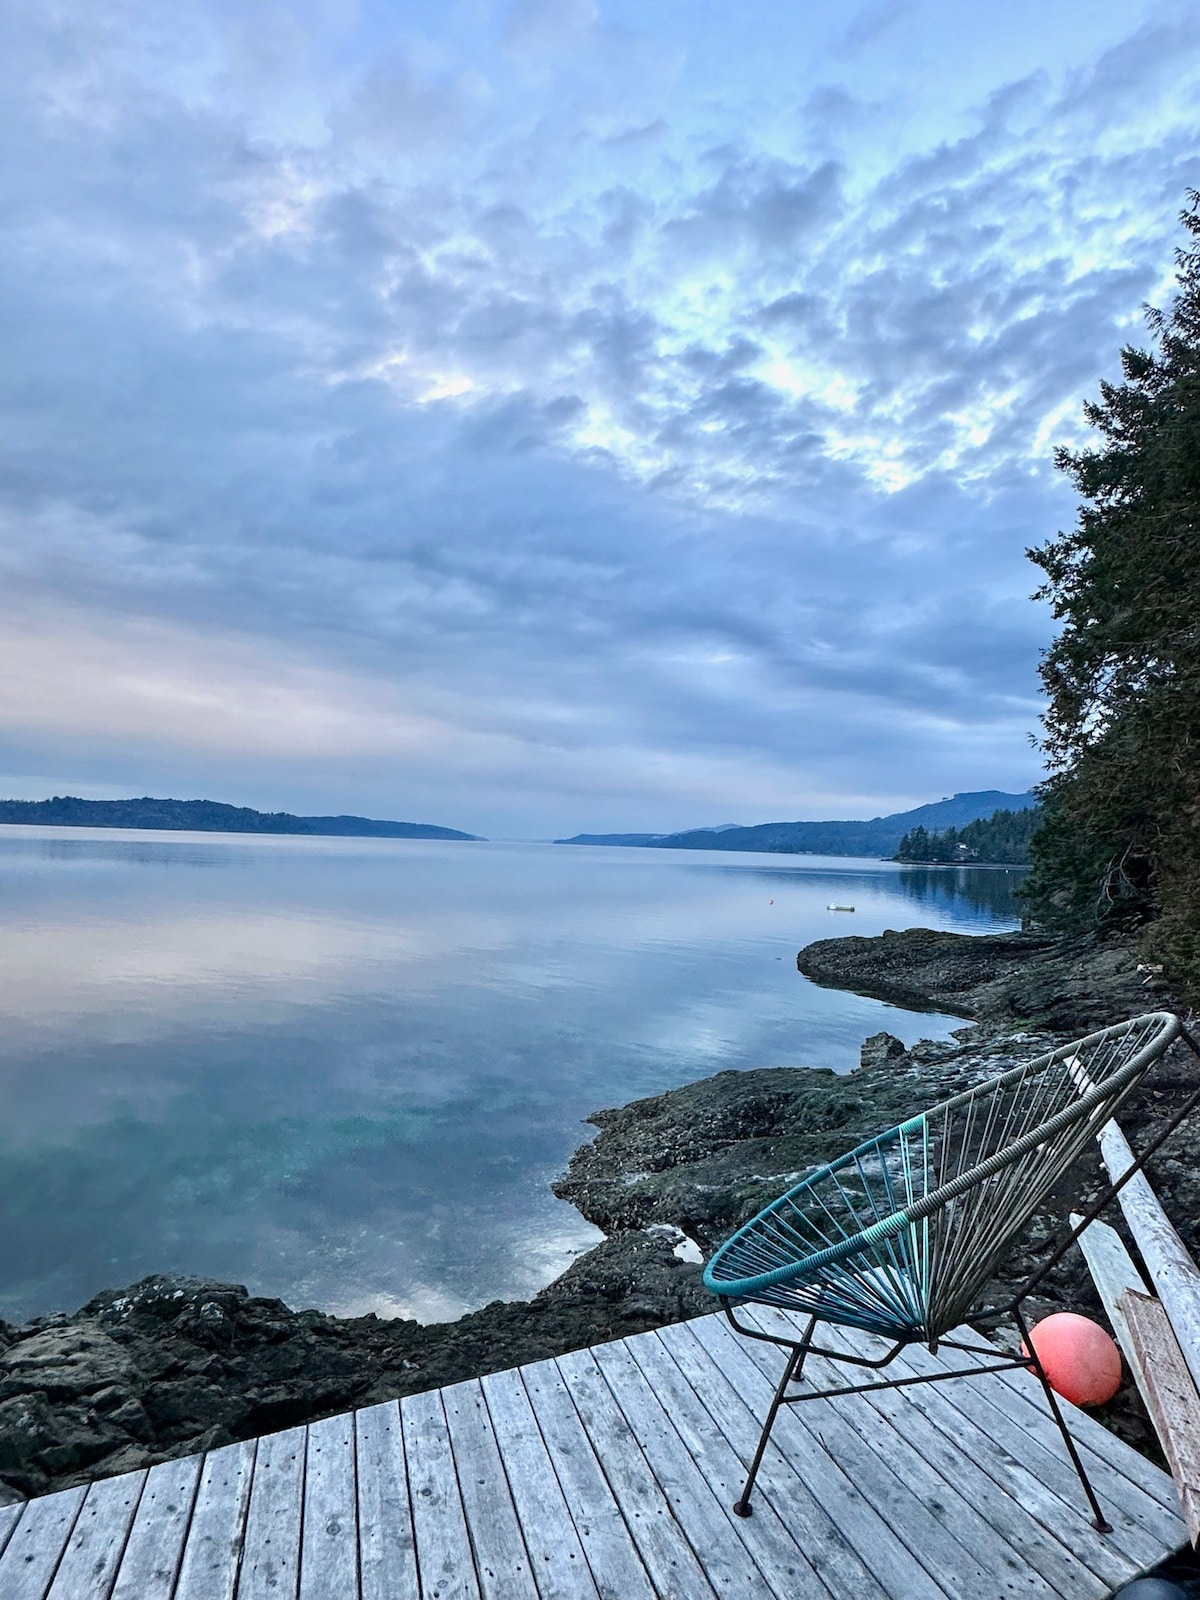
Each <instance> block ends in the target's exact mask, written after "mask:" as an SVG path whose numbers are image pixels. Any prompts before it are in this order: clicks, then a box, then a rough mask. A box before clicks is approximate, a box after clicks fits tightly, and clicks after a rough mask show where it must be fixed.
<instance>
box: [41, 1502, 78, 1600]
mask: <svg viewBox="0 0 1200 1600" xmlns="http://www.w3.org/2000/svg"><path fill="white" fill-rule="evenodd" d="M85 1505H87V1491H86V1490H85V1491H84V1493H83V1494H81V1495H80V1497H79V1504H78V1505H77V1506H76V1507H75V1515H74V1516H73V1517H72V1518H71V1526H70V1527H69V1528H68V1529H67V1536H66V1538H65V1539H64V1540H63V1542H62V1549H61V1550H60V1551H59V1552H58V1560H57V1561H56V1562H55V1563H54V1566H53V1567H52V1568H51V1569H50V1571H49V1573H48V1574H47V1576H46V1586H45V1588H44V1589H43V1590H42V1596H43V1600H45V1596H46V1595H48V1594H49V1593H50V1591H51V1589H53V1587H54V1580H55V1578H57V1577H58V1569H59V1567H61V1566H62V1564H63V1562H64V1561H65V1560H66V1558H67V1551H68V1550H69V1549H70V1548H71V1540H72V1539H73V1538H74V1537H75V1529H76V1527H77V1525H78V1523H79V1519H80V1517H81V1516H82V1515H83V1508H84V1506H85Z"/></svg>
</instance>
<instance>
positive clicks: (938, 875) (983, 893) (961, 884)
mask: <svg viewBox="0 0 1200 1600" xmlns="http://www.w3.org/2000/svg"><path fill="white" fill-rule="evenodd" d="M1028 870H1029V869H1028V867H959V866H945V867H927V866H912V867H905V868H904V869H903V870H902V871H901V873H900V875H899V877H898V879H897V886H898V888H899V889H900V892H901V894H903V895H905V896H906V897H907V898H908V899H910V900H914V901H916V903H917V904H918V905H920V906H923V907H930V908H934V907H936V908H937V910H939V911H941V912H947V911H949V910H951V908H953V907H955V906H958V907H963V906H969V907H970V908H971V910H972V911H977V912H979V913H981V914H982V915H983V916H984V917H985V918H986V919H987V920H989V921H995V922H1001V923H1013V924H1019V923H1020V920H1021V915H1022V904H1021V901H1020V900H1018V899H1017V890H1018V889H1019V888H1020V887H1021V884H1022V882H1023V881H1024V878H1025V875H1026V873H1027V872H1028Z"/></svg>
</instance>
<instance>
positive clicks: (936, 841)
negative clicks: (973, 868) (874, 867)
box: [896, 808, 1041, 865]
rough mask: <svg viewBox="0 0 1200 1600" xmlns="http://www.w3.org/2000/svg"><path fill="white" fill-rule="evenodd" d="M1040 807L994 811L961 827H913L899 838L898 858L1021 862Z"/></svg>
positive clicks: (1025, 853)
mask: <svg viewBox="0 0 1200 1600" xmlns="http://www.w3.org/2000/svg"><path fill="white" fill-rule="evenodd" d="M1040 821H1041V811H1040V810H1039V809H1037V808H1033V809H1030V810H1026V811H996V812H993V814H992V815H991V816H990V817H982V818H980V819H979V820H978V821H976V822H968V823H967V825H966V827H964V828H947V829H945V831H944V832H942V833H929V832H927V831H926V829H924V828H913V829H911V830H910V832H908V833H906V834H905V835H904V837H903V839H901V841H900V848H899V850H898V851H897V852H896V860H897V861H995V862H1003V863H1006V864H1008V865H1021V864H1023V863H1025V862H1027V861H1028V860H1029V841H1030V839H1031V838H1032V837H1033V834H1034V832H1035V831H1036V829H1037V827H1038V824H1039V823H1040Z"/></svg>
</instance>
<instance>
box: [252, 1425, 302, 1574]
mask: <svg viewBox="0 0 1200 1600" xmlns="http://www.w3.org/2000/svg"><path fill="white" fill-rule="evenodd" d="M305 1433H306V1430H305V1429H304V1428H288V1430H287V1431H286V1432H285V1433H269V1434H267V1435H266V1436H265V1438H262V1439H260V1440H259V1441H258V1454H257V1456H256V1457H255V1461H254V1480H253V1482H252V1483H251V1485H250V1510H249V1512H248V1513H247V1516H246V1543H245V1547H244V1549H243V1551H242V1570H241V1573H240V1574H239V1577H238V1586H237V1600H280V1597H282V1596H284V1595H286V1596H287V1597H288V1600H291V1597H292V1596H294V1595H295V1593H296V1583H297V1579H298V1576H299V1571H300V1525H301V1508H302V1506H303V1503H304V1457H305V1443H306V1439H305Z"/></svg>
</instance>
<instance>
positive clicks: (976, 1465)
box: [870, 1366, 1137, 1595]
mask: <svg viewBox="0 0 1200 1600" xmlns="http://www.w3.org/2000/svg"><path fill="white" fill-rule="evenodd" d="M905 1370H906V1371H913V1370H915V1369H914V1368H909V1367H907V1366H906V1368H905ZM956 1387H957V1386H956ZM955 1398H957V1396H956V1397H955ZM870 1401H871V1404H872V1405H877V1404H878V1405H887V1406H888V1407H889V1408H893V1409H897V1410H898V1408H899V1407H900V1406H901V1405H903V1406H907V1407H908V1408H910V1409H911V1410H912V1411H916V1412H918V1413H919V1414H920V1415H921V1416H922V1417H923V1418H924V1419H925V1421H926V1423H927V1424H928V1425H929V1430H930V1431H929V1432H928V1433H926V1434H924V1435H923V1438H922V1445H921V1448H922V1450H923V1452H924V1453H925V1455H926V1459H927V1460H929V1461H930V1462H931V1463H933V1464H934V1465H936V1466H938V1467H939V1469H940V1470H941V1471H942V1473H943V1475H944V1476H950V1477H953V1478H956V1479H957V1480H958V1481H959V1483H960V1485H961V1486H962V1487H963V1488H964V1489H969V1490H970V1493H971V1497H972V1500H973V1503H974V1504H975V1506H976V1507H977V1508H978V1510H979V1512H980V1513H981V1514H982V1515H983V1516H985V1517H986V1518H987V1520H988V1521H989V1522H990V1523H992V1525H993V1526H994V1527H995V1528H996V1530H997V1532H998V1533H999V1534H1000V1535H1001V1537H1002V1538H1004V1539H1005V1541H1006V1542H1007V1543H1008V1544H1009V1545H1010V1546H1011V1548H1012V1549H1014V1550H1020V1551H1023V1552H1025V1553H1028V1554H1029V1556H1030V1560H1031V1562H1032V1563H1033V1564H1035V1565H1036V1566H1037V1568H1038V1570H1039V1571H1040V1572H1042V1573H1043V1574H1044V1575H1045V1577H1046V1578H1047V1580H1048V1581H1049V1582H1050V1583H1051V1585H1052V1587H1053V1588H1054V1591H1055V1592H1056V1593H1058V1594H1062V1595H1071V1594H1075V1593H1080V1592H1082V1593H1084V1594H1087V1593H1090V1592H1091V1590H1092V1589H1094V1587H1095V1585H1094V1581H1093V1580H1094V1579H1095V1578H1097V1577H1100V1578H1104V1579H1106V1580H1107V1581H1108V1582H1109V1585H1110V1587H1116V1585H1117V1584H1119V1583H1121V1582H1123V1581H1125V1579H1127V1578H1129V1577H1132V1576H1133V1573H1134V1572H1135V1571H1136V1570H1137V1569H1136V1568H1135V1567H1134V1566H1132V1565H1131V1563H1130V1562H1129V1561H1128V1559H1127V1558H1125V1557H1122V1556H1120V1555H1119V1554H1118V1552H1117V1551H1115V1550H1114V1549H1113V1548H1112V1547H1111V1545H1110V1543H1109V1542H1108V1541H1107V1540H1100V1539H1097V1538H1096V1537H1095V1530H1094V1529H1093V1528H1092V1527H1091V1523H1090V1521H1088V1520H1087V1519H1086V1518H1085V1516H1084V1515H1083V1513H1082V1512H1079V1511H1078V1510H1077V1509H1076V1508H1075V1507H1073V1506H1068V1505H1067V1504H1065V1503H1064V1502H1063V1501H1062V1500H1060V1499H1059V1498H1058V1496H1057V1495H1055V1494H1054V1493H1052V1492H1051V1491H1050V1490H1048V1489H1047V1488H1046V1486H1045V1485H1044V1484H1043V1483H1042V1482H1041V1481H1040V1480H1039V1479H1038V1478H1037V1477H1036V1476H1035V1475H1034V1474H1033V1473H1032V1472H1030V1471H1029V1469H1028V1467H1027V1466H1026V1465H1025V1464H1024V1462H1023V1461H1022V1459H1021V1458H1020V1457H1019V1456H1017V1455H1014V1454H1011V1453H1010V1452H1009V1451H1007V1450H1005V1449H1003V1448H1002V1447H1000V1446H998V1445H997V1443H996V1441H995V1440H994V1439H992V1438H990V1437H989V1436H988V1435H987V1434H986V1433H985V1432H984V1431H983V1429H982V1428H980V1427H979V1426H978V1425H977V1424H976V1423H975V1422H974V1421H973V1420H972V1419H971V1417H970V1416H969V1415H967V1414H966V1413H965V1412H963V1411H960V1410H956V1409H955V1407H954V1405H953V1401H952V1397H951V1396H950V1394H949V1393H948V1392H947V1390H946V1389H945V1388H944V1387H940V1386H932V1385H931V1386H922V1387H918V1388H912V1389H902V1390H892V1391H891V1393H890V1395H889V1394H884V1395H876V1396H871V1397H870ZM907 1425H908V1424H907V1420H905V1422H904V1424H903V1425H902V1426H901V1428H900V1431H901V1432H903V1431H904V1429H905V1428H906V1427H907Z"/></svg>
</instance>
